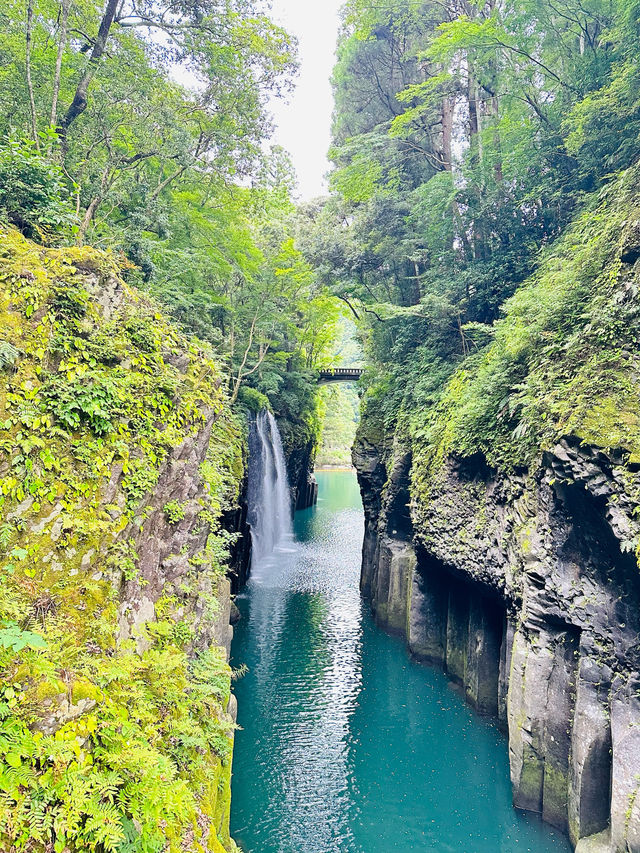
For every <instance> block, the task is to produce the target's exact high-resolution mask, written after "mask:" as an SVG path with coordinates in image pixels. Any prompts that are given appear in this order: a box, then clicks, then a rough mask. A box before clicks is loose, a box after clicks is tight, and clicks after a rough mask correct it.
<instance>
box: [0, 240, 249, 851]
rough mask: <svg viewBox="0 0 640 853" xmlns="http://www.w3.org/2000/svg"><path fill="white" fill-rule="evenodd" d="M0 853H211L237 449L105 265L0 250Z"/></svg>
mask: <svg viewBox="0 0 640 853" xmlns="http://www.w3.org/2000/svg"><path fill="white" fill-rule="evenodd" d="M0 376H1V377H2V382H1V384H0V516H1V523H0V555H1V556H0V568H1V571H2V586H1V588H0V619H1V620H2V626H1V627H0V667H1V673H2V675H1V677H2V681H1V683H0V791H1V792H2V794H1V796H0V848H1V849H2V850H6V851H8V853H14V851H16V853H17V851H23V850H25V851H26V850H28V851H38V850H42V851H45V850H46V851H55V853H63V852H65V851H66V853H75V851H83V850H85V851H89V850H91V851H94V850H104V851H116V850H125V849H126V850H128V851H145V853H146V851H164V850H172V851H183V850H190V851H218V853H220V851H224V850H227V851H229V850H232V849H234V845H233V842H232V841H231V840H230V838H229V829H228V816H229V790H230V789H229V781H230V759H231V747H232V739H233V728H234V723H233V719H232V716H231V715H230V713H229V710H232V709H229V707H228V706H229V701H230V670H229V667H228V664H227V655H228V647H229V642H230V629H229V625H228V623H229V606H230V602H229V582H228V580H227V578H226V576H225V571H226V570H225V561H226V557H227V552H228V549H229V546H230V545H232V544H233V543H232V540H233V537H232V536H231V535H230V534H228V533H227V532H226V531H225V530H224V529H223V524H222V521H223V517H224V516H225V515H226V516H233V515H234V506H235V505H236V503H237V498H238V489H239V484H240V481H241V479H242V476H243V464H242V446H243V442H244V437H243V434H242V430H241V429H240V428H239V426H238V424H237V423H236V422H235V420H234V419H233V417H232V416H231V413H230V410H229V407H228V404H227V401H226V398H225V395H224V393H223V391H222V390H221V384H220V374H219V371H218V368H217V365H216V364H215V362H214V361H212V360H211V358H209V357H207V355H206V354H205V353H203V352H202V351H201V350H200V349H199V348H198V347H197V346H196V345H194V344H193V343H190V342H189V341H187V340H186V339H184V338H183V337H182V336H181V335H180V334H179V333H178V332H177V331H176V329H175V328H174V327H173V326H172V325H171V324H170V323H169V322H168V321H167V320H166V319H165V318H164V317H163V316H162V314H161V313H159V311H158V309H157V307H156V306H154V305H153V304H151V303H150V302H149V301H147V300H146V299H145V298H143V297H142V296H140V295H139V294H137V293H135V292H134V291H132V290H130V289H129V288H127V286H126V285H125V284H124V283H123V282H122V281H121V279H120V278H119V277H118V269H117V266H116V264H115V263H114V261H113V259H111V258H109V257H107V256H105V255H103V254H101V253H99V252H97V251H94V250H90V249H59V250H47V249H43V248H42V247H39V246H35V245H34V244H32V243H29V242H28V241H26V240H24V239H23V238H22V237H21V236H19V235H18V234H17V233H15V232H13V231H5V232H2V233H0Z"/></svg>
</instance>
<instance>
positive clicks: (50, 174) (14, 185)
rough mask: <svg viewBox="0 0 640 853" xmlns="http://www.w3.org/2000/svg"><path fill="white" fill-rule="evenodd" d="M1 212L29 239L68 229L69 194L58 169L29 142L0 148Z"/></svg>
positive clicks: (11, 141) (70, 217) (8, 142)
mask: <svg viewBox="0 0 640 853" xmlns="http://www.w3.org/2000/svg"><path fill="white" fill-rule="evenodd" d="M0 211H2V212H3V213H4V216H5V217H6V219H7V220H8V221H9V222H10V223H11V224H12V225H15V226H16V227H17V228H19V229H20V230H21V231H22V232H23V233H24V234H26V235H27V236H28V237H42V235H43V233H44V232H47V231H55V230H58V229H61V228H64V227H67V226H70V225H71V223H72V221H73V208H72V207H71V203H70V199H69V192H68V190H67V187H66V185H65V181H64V176H63V174H62V171H61V169H60V168H59V167H58V166H56V165H55V163H52V162H51V161H50V160H47V159H46V158H45V157H42V156H41V155H40V154H38V152H37V151H36V149H35V146H34V144H33V143H32V142H28V141H18V140H15V139H14V140H11V139H10V140H8V141H7V142H5V143H4V145H1V146H0Z"/></svg>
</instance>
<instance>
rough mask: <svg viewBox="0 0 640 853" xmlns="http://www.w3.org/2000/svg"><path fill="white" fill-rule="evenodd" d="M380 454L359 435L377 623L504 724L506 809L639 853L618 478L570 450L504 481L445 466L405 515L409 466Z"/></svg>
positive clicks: (599, 847) (366, 589) (366, 552)
mask: <svg viewBox="0 0 640 853" xmlns="http://www.w3.org/2000/svg"><path fill="white" fill-rule="evenodd" d="M383 452H384V448H376V447H375V446H373V445H372V444H370V443H369V442H367V440H366V438H362V437H361V438H360V439H359V441H358V442H357V443H356V447H355V448H354V454H353V458H354V464H355V465H356V468H357V469H358V477H359V481H360V486H361V490H362V495H363V502H364V507H365V515H366V527H365V529H366V533H365V542H364V547H363V567H362V591H363V593H364V594H365V595H366V596H367V597H368V598H369V599H370V601H371V604H372V607H373V610H374V612H375V615H376V619H377V621H378V623H379V624H380V625H381V626H382V627H384V628H385V629H387V630H389V631H393V632H396V633H402V634H403V635H405V636H406V639H407V643H408V646H409V649H410V650H411V652H412V654H414V655H415V656H416V657H417V658H419V659H422V660H425V661H428V662H432V663H437V664H439V665H441V666H443V667H445V668H446V670H447V672H448V673H449V675H450V677H451V678H452V680H454V681H456V682H458V683H459V684H460V685H462V686H463V688H464V690H465V694H466V697H467V699H468V701H469V702H470V703H471V704H472V705H473V706H474V707H475V708H476V709H477V710H478V711H479V712H480V713H486V714H495V715H497V716H498V717H499V719H500V720H501V721H502V722H503V723H504V724H505V726H506V727H507V728H508V732H509V758H510V764H511V779H512V784H513V798H514V804H515V805H516V806H517V807H519V808H523V809H528V810H531V811H535V812H539V813H541V814H542V816H543V818H544V819H545V820H547V821H548V822H549V823H551V824H553V825H554V826H556V827H559V828H560V829H562V830H564V831H566V832H568V833H569V835H570V837H571V839H572V841H573V842H574V844H577V845H578V846H577V850H578V851H580V853H587V851H599V853H620V851H625V853H638V851H640V799H639V798H638V792H639V791H640V606H639V605H640V574H639V573H638V566H637V562H636V557H635V554H634V553H633V543H634V542H635V541H637V537H638V533H639V532H640V524H639V521H638V518H637V517H636V515H635V514H634V511H633V510H634V506H635V502H634V500H633V498H632V495H631V494H630V492H631V486H630V480H629V469H628V468H626V467H625V466H624V464H623V460H622V458H621V457H618V456H616V455H615V454H610V453H604V452H603V451H601V450H599V449H597V448H589V447H585V446H581V445H580V444H579V443H578V442H577V441H573V440H571V439H566V440H563V441H562V442H560V443H559V444H558V445H557V446H556V447H555V448H554V449H553V451H552V452H549V453H546V454H545V456H544V457H543V459H542V461H541V464H540V466H539V468H538V469H537V470H536V471H535V472H531V471H527V472H522V473H521V474H519V475H514V476H511V477H509V478H503V477H500V476H499V475H498V474H497V473H496V472H495V471H493V470H491V469H490V468H489V467H488V466H487V465H486V463H485V462H484V460H483V459H482V458H481V457H477V458H475V457H474V458H472V459H466V460H459V459H453V458H451V459H448V460H446V462H445V463H444V466H443V468H442V471H441V472H440V474H439V475H438V482H437V485H436V486H435V488H434V489H433V492H432V494H433V495H434V496H433V497H432V498H431V499H430V500H429V503H428V504H427V503H426V502H425V501H424V500H423V501H422V502H420V503H419V502H417V501H416V500H414V501H413V502H412V503H411V512H410V513H409V511H408V509H407V506H406V505H407V504H408V503H409V499H408V495H409V491H410V476H409V469H410V465H411V461H410V455H409V454H408V453H407V452H406V451H404V450H401V449H398V448H395V449H394V451H393V452H391V453H389V452H388V449H387V452H386V456H383ZM383 458H388V459H389V458H390V460H391V461H390V462H388V463H387V464H385V463H384V462H383ZM417 474H418V475H419V472H417ZM415 476H416V472H414V477H415Z"/></svg>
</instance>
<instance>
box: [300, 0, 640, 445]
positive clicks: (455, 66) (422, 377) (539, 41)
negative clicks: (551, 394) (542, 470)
mask: <svg viewBox="0 0 640 853" xmlns="http://www.w3.org/2000/svg"><path fill="white" fill-rule="evenodd" d="M639 35H640V3H638V2H637V0H567V2H563V3H556V2H555V0H487V2H484V0H445V2H440V0H437V1H436V0H432V2H422V0H382V2H379V3H376V4H371V3H368V2H366V0H350V1H349V2H347V3H346V5H345V7H344V11H343V25H342V32H341V35H340V39H339V46H338V59H337V65H336V67H335V71H334V78H333V84H334V90H335V111H334V121H333V148H332V150H331V154H330V156H331V158H332V160H333V164H334V169H333V172H332V174H331V178H330V180H331V189H332V193H331V196H330V198H329V199H328V200H324V201H322V202H319V203H317V204H312V205H308V206H307V208H306V216H307V218H308V221H309V225H308V227H307V229H306V231H305V233H304V235H303V241H302V247H303V251H304V252H305V256H306V257H307V259H308V260H309V261H310V262H311V264H312V265H313V266H314V268H315V269H316V270H317V273H318V275H319V277H320V280H321V281H324V282H325V283H326V284H327V286H328V287H329V288H330V289H331V290H332V291H333V292H334V293H335V294H336V295H337V296H338V297H339V298H340V299H342V300H343V302H344V303H345V304H346V305H348V306H349V310H350V311H351V312H352V314H353V315H354V317H356V318H357V322H358V324H359V328H360V330H361V335H362V338H363V342H364V346H365V352H366V357H367V376H366V379H365V384H366V386H367V392H366V396H365V401H364V406H365V412H367V411H370V412H372V413H373V416H374V417H375V419H376V420H378V421H380V422H381V424H382V426H383V427H384V428H385V429H386V430H388V431H390V433H392V432H393V431H394V430H395V429H396V427H399V430H400V432H399V433H398V435H400V436H402V435H404V436H406V437H407V438H409V437H410V438H411V439H412V440H414V441H415V442H417V443H420V442H424V441H426V442H427V443H429V441H430V436H431V434H432V432H433V424H432V423H431V418H432V413H434V412H436V420H437V418H438V416H439V415H438V414H437V413H438V411H439V410H438V408H437V403H438V401H439V400H440V398H441V395H442V393H443V391H444V389H445V388H446V387H447V383H448V382H450V381H451V382H452V383H453V384H452V385H450V386H449V391H448V401H447V405H448V406H449V414H451V412H450V408H451V405H453V404H454V402H455V403H460V404H461V405H462V408H463V409H464V414H463V417H462V418H461V421H460V424H459V431H458V434H459V442H458V443H459V447H460V449H461V450H463V451H469V452H471V451H472V450H474V449H476V448H478V447H482V446H483V445H486V444H487V442H488V441H489V439H490V438H491V437H492V436H493V435H494V434H495V433H496V430H497V431H498V432H499V433H500V435H501V436H502V438H501V442H502V445H503V457H507V456H508V455H509V450H508V448H513V445H514V444H518V443H520V444H523V443H524V444H527V443H528V444H529V451H530V452H533V450H534V449H535V448H536V447H537V446H538V445H539V441H538V439H539V436H540V433H541V432H542V431H544V429H547V431H548V429H549V427H550V425H551V423H552V422H553V423H554V424H555V425H556V426H558V425H559V424H560V422H561V421H563V420H564V422H566V421H567V419H568V412H567V411H565V410H564V409H563V405H562V398H563V388H565V390H566V391H567V393H566V395H565V397H567V399H568V398H569V397H571V395H570V394H569V391H568V389H567V388H566V386H565V385H563V382H566V381H567V377H568V376H570V375H571V371H572V369H573V368H576V369H577V367H578V366H581V365H583V364H584V363H585V362H589V363H591V361H590V360H591V357H592V355H593V353H594V352H597V353H598V355H597V357H595V360H594V364H595V365H596V366H594V367H593V370H592V373H593V376H591V377H586V378H585V377H584V375H583V379H584V380H585V383H584V387H585V388H587V387H589V388H590V393H592V392H595V393H599V392H600V393H603V394H604V393H607V392H608V390H609V389H607V388H599V387H598V381H599V380H598V378H597V376H596V374H597V370H598V368H597V365H598V364H599V365H604V364H605V363H606V364H608V365H609V366H615V365H618V366H619V367H620V369H621V371H622V372H624V369H625V367H627V368H628V367H629V365H628V364H627V361H628V359H627V356H626V355H625V352H626V353H627V354H628V352H629V351H630V350H629V348H630V347H633V342H632V341H631V340H627V338H629V337H630V334H631V333H630V332H629V326H628V323H625V321H624V320H623V319H622V317H621V315H620V310H622V309H620V310H618V313H616V310H617V309H615V308H614V307H613V306H609V307H608V308H607V309H605V308H604V307H603V306H600V313H599V314H598V316H597V317H596V318H595V319H594V322H593V323H591V324H589V325H588V328H586V329H584V330H583V326H584V325H585V323H586V320H585V317H586V315H587V313H588V311H587V302H588V299H589V297H590V296H592V295H593V294H594V293H595V289H594V288H595V285H594V282H593V281H592V282H591V283H589V282H588V281H587V279H588V278H589V269H591V272H592V274H593V276H594V277H595V275H596V273H597V271H598V270H599V269H600V267H599V266H598V264H599V263H600V258H599V257H598V253H600V255H601V252H602V249H601V248H600V249H596V242H597V232H598V225H597V222H598V221H600V222H601V223H602V221H603V220H604V218H605V217H606V214H605V213H604V212H603V210H602V209H599V206H601V205H602V203H603V199H604V200H605V202H606V198H607V197H606V195H605V196H603V195H602V194H603V193H605V194H606V192H607V187H610V186H614V185H615V181H616V180H617V179H618V177H619V176H620V175H621V174H624V170H625V169H628V168H629V167H630V166H632V165H633V163H634V162H635V161H636V159H637V156H638V153H639V148H640V143H639V142H638V132H639V130H640V51H639V50H638V44H639ZM630 183H633V179H632V177H630V178H629V179H628V180H627V185H629V184H630ZM611 192H612V193H613V195H614V196H615V195H616V193H619V192H620V189H619V188H618V189H617V190H616V189H612V190H611ZM580 215H584V216H587V217H588V216H591V219H590V220H588V221H584V222H583V224H582V226H581V225H580V222H579V220H578V217H579V216H580ZM611 217H612V219H613V218H614V214H613V211H612V212H611ZM576 221H578V225H577V226H573V227H572V228H570V227H569V226H570V225H571V223H572V222H576ZM622 225H624V222H623V223H622ZM564 234H566V235H567V237H566V238H565V242H564V243H563V247H562V249H560V250H558V251H559V252H560V254H561V255H562V257H563V258H564V261H563V262H560V261H558V264H559V266H560V268H559V269H556V268H554V269H547V270H546V271H545V270H544V268H543V267H541V263H542V262H543V260H544V258H545V257H549V252H553V251H554V250H553V249H552V247H553V246H554V244H556V243H557V241H558V240H559V238H560V237H561V236H562V235H564ZM609 239H611V235H610V236H609ZM614 239H616V238H615V237H614ZM547 266H548V267H551V266H552V264H548V265H547ZM538 275H539V280H538V279H537V278H536V276H538ZM581 280H582V281H581ZM572 281H574V282H575V283H576V286H575V287H573V286H572V284H571V282H572ZM525 282H528V284H527V287H525V288H524V289H523V290H522V292H521V293H519V294H518V296H516V297H513V295H514V294H515V293H516V290H518V288H519V287H520V286H521V285H523V283H525ZM578 285H579V286H578ZM560 291H562V298H560ZM512 297H513V299H511V298H512ZM510 300H511V301H510ZM514 300H515V301H514ZM539 307H540V308H544V310H538V308H539ZM619 308H620V306H619ZM505 310H506V311H507V313H508V314H509V315H510V316H511V320H510V321H509V322H508V323H507V326H505V325H504V323H505V322H506V321H504V320H502V319H501V318H502V316H503V314H504V312H505ZM625 310H628V308H627V309H625ZM554 312H555V313H554ZM496 321H497V322H496ZM545 323H547V324H549V325H547V326H545ZM526 326H529V327H530V328H531V331H530V333H529V334H528V335H527V334H526V333H525V331H524V327H526ZM577 329H580V331H581V334H582V347H580V346H577V345H576V346H573V349H571V350H569V344H568V343H567V341H568V338H569V336H570V335H571V332H572V330H573V331H575V330H577ZM625 329H626V331H625ZM496 336H497V338H496ZM631 336H632V335H631ZM488 353H490V354H491V355H488ZM563 353H564V354H565V355H566V359H565V363H564V368H563V370H560V369H559V368H558V370H557V371H556V372H555V374H554V376H553V379H554V381H555V382H556V383H557V385H558V390H557V394H556V397H557V398H558V400H559V402H557V403H556V409H555V410H549V411H544V412H542V411H539V409H540V407H539V406H534V405H533V404H532V396H535V394H536V393H538V397H539V391H540V388H538V389H537V390H536V391H531V389H529V390H527V388H525V386H524V384H523V383H524V377H525V376H526V374H527V370H528V366H529V365H530V364H531V363H532V359H533V358H534V355H535V359H537V360H538V361H540V362H541V363H542V364H543V365H544V364H547V365H548V364H551V363H555V362H556V361H557V360H558V359H561V358H562V357H563ZM487 359H489V361H490V362H491V363H489V362H488V361H487ZM454 374H455V377H454ZM472 375H473V376H475V377H476V378H475V379H474V381H473V382H471V383H470V381H469V377H470V376H472ZM452 377H454V379H453V380H452ZM592 379H593V382H592V381H591V380H592ZM587 380H588V381H587ZM546 381H550V377H549V375H547V379H546ZM454 386H455V387H454ZM573 390H575V389H572V391H573ZM572 399H573V398H572ZM443 405H444V404H443ZM568 405H569V404H568V403H567V406H568ZM565 408H567V407H565ZM547 417H548V421H547V423H546V424H544V423H543V422H542V420H543V419H545V418H547ZM559 428H560V427H559V426H558V429H559ZM443 429H444V427H443Z"/></svg>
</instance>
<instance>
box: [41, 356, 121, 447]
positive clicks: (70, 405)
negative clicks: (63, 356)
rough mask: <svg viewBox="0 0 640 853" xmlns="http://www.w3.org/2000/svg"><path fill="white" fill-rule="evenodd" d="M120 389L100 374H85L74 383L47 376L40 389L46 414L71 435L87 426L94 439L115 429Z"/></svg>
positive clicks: (58, 377)
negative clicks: (50, 415) (49, 414)
mask: <svg viewBox="0 0 640 853" xmlns="http://www.w3.org/2000/svg"><path fill="white" fill-rule="evenodd" d="M120 393H121V389H120V388H119V387H118V384H117V383H116V382H115V381H112V380H110V379H106V378H105V377H104V376H103V375H101V374H99V373H93V372H91V371H87V372H86V373H84V374H83V376H82V377H81V378H80V377H79V378H78V379H77V380H75V381H72V382H69V380H68V379H67V378H66V377H60V376H50V377H48V378H47V379H46V380H45V381H44V383H43V387H42V399H43V401H44V404H45V411H49V412H51V413H52V414H53V415H55V417H56V419H57V420H58V421H59V422H60V423H61V424H62V425H63V426H64V427H65V428H66V429H68V430H70V431H71V432H73V431H75V430H77V429H79V427H80V426H81V425H83V424H87V426H88V427H89V429H90V430H91V431H92V432H94V433H95V434H96V435H100V436H102V435H106V434H107V433H109V432H111V431H112V429H113V428H114V423H113V422H114V419H115V417H116V415H117V413H118V399H119V397H120Z"/></svg>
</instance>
